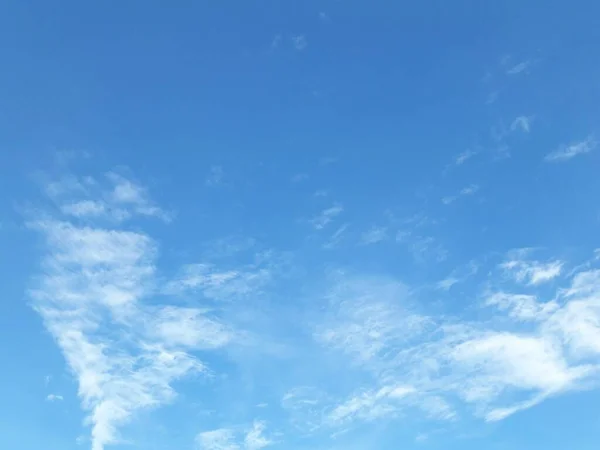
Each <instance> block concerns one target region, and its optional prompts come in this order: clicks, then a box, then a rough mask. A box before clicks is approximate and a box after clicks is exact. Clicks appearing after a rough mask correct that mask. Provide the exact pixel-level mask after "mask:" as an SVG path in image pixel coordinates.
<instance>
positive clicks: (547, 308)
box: [485, 292, 558, 321]
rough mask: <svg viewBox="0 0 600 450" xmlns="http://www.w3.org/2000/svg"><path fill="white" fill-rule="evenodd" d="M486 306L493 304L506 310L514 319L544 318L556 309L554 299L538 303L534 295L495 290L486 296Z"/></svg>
mask: <svg viewBox="0 0 600 450" xmlns="http://www.w3.org/2000/svg"><path fill="white" fill-rule="evenodd" d="M485 304H486V305H487V306H495V307H497V308H498V309H500V310H502V311H507V313H508V315H509V317H511V318H513V319H516V320H525V321H529V320H534V321H539V320H544V319H547V318H548V317H550V315H551V314H552V313H553V312H554V311H556V310H557V309H558V304H557V303H556V302H554V301H550V302H547V303H540V302H539V301H538V299H537V297H535V296H534V295H527V294H510V293H506V292H495V293H493V294H490V295H489V296H487V298H486V300H485Z"/></svg>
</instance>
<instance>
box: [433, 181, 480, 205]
mask: <svg viewBox="0 0 600 450" xmlns="http://www.w3.org/2000/svg"><path fill="white" fill-rule="evenodd" d="M478 191H479V186H478V185H476V184H471V185H469V186H466V187H464V188H462V189H461V190H460V191H459V192H458V194H457V195H450V196H447V197H443V198H442V203H443V204H444V205H450V204H451V203H454V202H455V201H456V200H458V199H459V198H460V197H465V196H470V195H474V194H476V193H477V192H478Z"/></svg>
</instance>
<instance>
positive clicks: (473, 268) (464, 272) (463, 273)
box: [436, 261, 479, 291]
mask: <svg viewBox="0 0 600 450" xmlns="http://www.w3.org/2000/svg"><path fill="white" fill-rule="evenodd" d="M478 270H479V265H478V264H477V263H476V262H475V261H471V262H469V263H468V264H467V265H466V266H465V267H461V268H458V269H455V270H453V271H452V273H451V274H450V275H448V276H447V277H446V278H444V279H443V280H440V281H438V282H437V284H436V287H437V288H438V289H441V290H444V291H449V290H450V289H452V287H453V286H454V285H456V284H459V283H464V282H465V281H467V280H468V279H469V278H470V277H472V276H473V275H475V274H476V273H477V272H478Z"/></svg>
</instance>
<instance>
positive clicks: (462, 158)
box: [454, 150, 477, 166]
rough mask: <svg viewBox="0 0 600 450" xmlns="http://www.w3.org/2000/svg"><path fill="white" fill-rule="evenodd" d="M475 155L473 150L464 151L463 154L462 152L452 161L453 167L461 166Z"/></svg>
mask: <svg viewBox="0 0 600 450" xmlns="http://www.w3.org/2000/svg"><path fill="white" fill-rule="evenodd" d="M476 154H477V152H476V151H474V150H465V151H464V152H462V153H460V154H459V155H457V156H456V158H455V159H454V165H455V166H462V165H463V164H464V163H465V162H467V161H468V160H469V159H471V158H472V157H473V156H475V155H476Z"/></svg>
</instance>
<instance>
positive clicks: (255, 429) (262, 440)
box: [244, 421, 273, 450]
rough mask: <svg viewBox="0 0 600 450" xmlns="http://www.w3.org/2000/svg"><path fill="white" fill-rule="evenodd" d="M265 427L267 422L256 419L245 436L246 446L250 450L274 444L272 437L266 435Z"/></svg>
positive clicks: (258, 449)
mask: <svg viewBox="0 0 600 450" xmlns="http://www.w3.org/2000/svg"><path fill="white" fill-rule="evenodd" d="M265 429H266V424H265V422H262V421H255V422H254V424H253V425H252V429H251V430H250V431H248V433H247V434H246V437H245V438H244V444H245V448H246V449H248V450H260V449H261V448H265V447H268V446H269V445H271V444H273V441H272V440H271V439H269V438H267V437H265V436H264V432H265Z"/></svg>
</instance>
